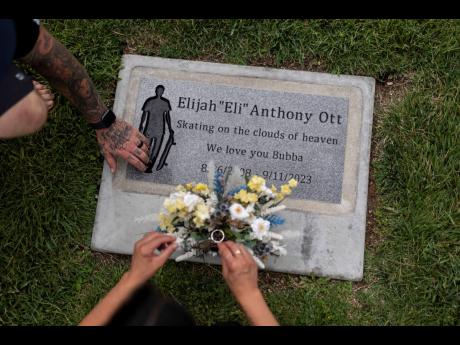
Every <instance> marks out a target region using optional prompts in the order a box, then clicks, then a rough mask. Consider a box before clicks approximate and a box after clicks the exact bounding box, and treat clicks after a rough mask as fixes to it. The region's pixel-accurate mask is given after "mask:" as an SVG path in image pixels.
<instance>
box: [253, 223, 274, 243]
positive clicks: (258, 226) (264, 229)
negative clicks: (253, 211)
mask: <svg viewBox="0 0 460 345" xmlns="http://www.w3.org/2000/svg"><path fill="white" fill-rule="evenodd" d="M251 228H252V231H253V232H252V236H253V237H254V238H257V239H258V240H261V241H262V240H264V239H265V238H266V237H267V235H268V230H269V229H270V222H269V221H268V220H265V219H262V218H256V219H255V220H254V221H253V222H252V223H251Z"/></svg>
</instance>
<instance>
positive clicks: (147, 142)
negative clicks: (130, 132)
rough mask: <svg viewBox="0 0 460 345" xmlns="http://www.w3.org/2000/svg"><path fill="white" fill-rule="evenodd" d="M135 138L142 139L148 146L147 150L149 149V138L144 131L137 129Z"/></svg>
mask: <svg viewBox="0 0 460 345" xmlns="http://www.w3.org/2000/svg"><path fill="white" fill-rule="evenodd" d="M135 138H136V139H138V140H140V141H142V142H143V143H144V144H145V146H147V150H148V147H149V140H148V139H147V138H146V137H145V136H144V135H143V134H142V133H140V132H139V131H137V133H135Z"/></svg>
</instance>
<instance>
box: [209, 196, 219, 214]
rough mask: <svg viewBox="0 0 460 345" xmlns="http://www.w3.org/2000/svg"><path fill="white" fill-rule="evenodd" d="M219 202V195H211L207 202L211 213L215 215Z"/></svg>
mask: <svg viewBox="0 0 460 345" xmlns="http://www.w3.org/2000/svg"><path fill="white" fill-rule="evenodd" d="M217 202H218V200H217V195H216V194H215V193H211V195H210V196H209V198H208V200H206V206H207V207H208V208H209V212H210V213H214V211H215V210H216V206H217Z"/></svg>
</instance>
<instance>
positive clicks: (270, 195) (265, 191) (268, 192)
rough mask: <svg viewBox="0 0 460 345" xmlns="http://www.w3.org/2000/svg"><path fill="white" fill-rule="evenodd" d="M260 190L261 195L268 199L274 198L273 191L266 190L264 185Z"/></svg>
mask: <svg viewBox="0 0 460 345" xmlns="http://www.w3.org/2000/svg"><path fill="white" fill-rule="evenodd" d="M261 190H262V194H264V195H266V196H267V197H268V198H270V199H271V198H274V197H275V194H274V193H273V191H272V190H271V189H270V188H268V187H267V186H266V185H263V186H262V187H261Z"/></svg>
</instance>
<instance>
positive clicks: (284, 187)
mask: <svg viewBox="0 0 460 345" xmlns="http://www.w3.org/2000/svg"><path fill="white" fill-rule="evenodd" d="M281 193H282V194H284V195H289V194H291V188H290V187H289V186H288V185H287V184H283V185H282V186H281Z"/></svg>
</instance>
